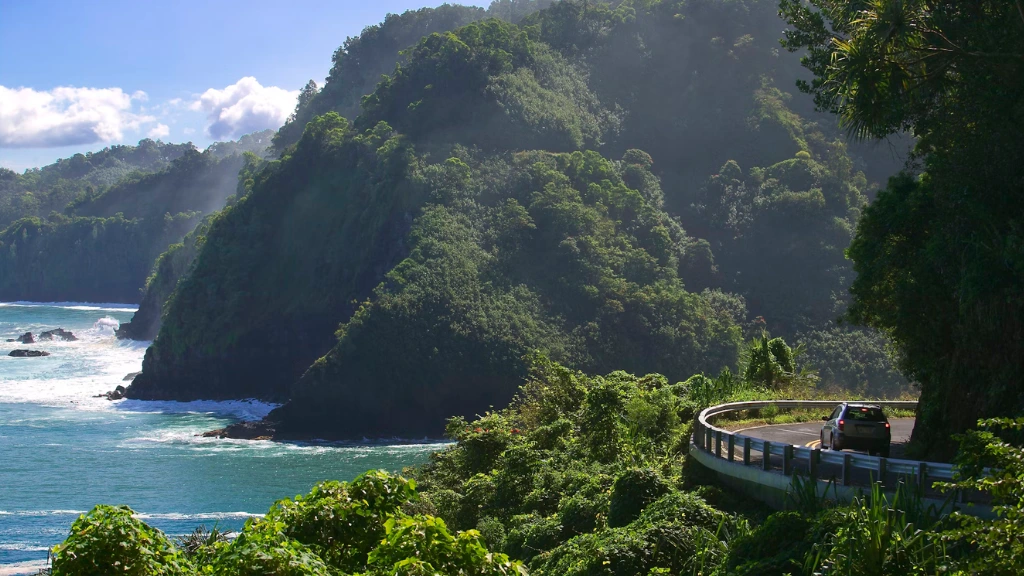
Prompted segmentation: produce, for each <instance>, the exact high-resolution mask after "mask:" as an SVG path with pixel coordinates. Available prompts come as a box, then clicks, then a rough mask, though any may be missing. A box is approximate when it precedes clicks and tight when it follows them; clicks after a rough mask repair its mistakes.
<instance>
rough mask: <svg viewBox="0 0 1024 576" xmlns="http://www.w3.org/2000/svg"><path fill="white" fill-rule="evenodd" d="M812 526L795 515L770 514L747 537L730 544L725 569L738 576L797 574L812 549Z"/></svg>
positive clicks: (808, 521)
mask: <svg viewBox="0 0 1024 576" xmlns="http://www.w3.org/2000/svg"><path fill="white" fill-rule="evenodd" d="M811 525H812V522H811V521H810V520H808V519H806V518H804V516H803V515H802V514H800V513H798V512H779V513H776V514H772V515H771V516H769V517H768V519H767V520H765V521H764V523H763V524H761V525H760V526H758V527H757V528H756V529H755V530H754V531H753V532H751V533H750V534H745V535H742V536H739V537H737V538H736V539H734V540H733V541H732V542H730V543H729V559H728V562H727V566H728V568H729V570H730V573H735V574H736V575H737V576H770V575H775V574H786V573H794V574H796V573H799V572H800V571H801V570H803V563H804V557H805V556H806V555H807V552H808V551H809V550H810V548H811V544H810V543H808V542H807V541H806V536H807V533H808V531H809V530H810V529H811Z"/></svg>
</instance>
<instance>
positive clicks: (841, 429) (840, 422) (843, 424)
mask: <svg viewBox="0 0 1024 576" xmlns="http://www.w3.org/2000/svg"><path fill="white" fill-rule="evenodd" d="M845 425H846V421H845V420H840V421H839V431H840V432H842V431H843V426H845Z"/></svg>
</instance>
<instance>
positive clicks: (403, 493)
mask: <svg viewBox="0 0 1024 576" xmlns="http://www.w3.org/2000/svg"><path fill="white" fill-rule="evenodd" d="M415 487H416V484H415V483H414V482H413V481H411V480H406V479H405V478H402V477H401V476H395V475H391V474H388V473H386V472H383V471H370V472H366V473H365V474H363V475H361V476H359V477H358V478H356V479H355V480H353V481H352V482H323V483H321V484H319V485H317V486H316V487H314V488H313V490H312V491H311V492H310V493H309V494H307V495H305V496H297V497H296V498H295V499H294V500H290V499H285V500H281V501H279V502H277V503H275V504H274V506H273V507H272V508H271V509H270V511H269V513H268V514H267V515H266V517H265V518H262V519H250V520H248V521H247V522H246V523H245V527H244V528H243V529H242V531H241V533H239V535H238V537H237V538H235V539H234V540H232V541H230V542H225V541H223V540H222V539H220V538H218V537H217V535H216V534H217V533H205V536H204V533H203V532H202V531H198V530H197V532H196V535H193V537H190V538H185V539H182V544H183V545H187V544H188V543H189V542H193V543H196V544H197V545H196V546H191V547H189V546H186V547H185V548H186V549H185V550H179V549H178V548H176V547H175V546H174V544H172V543H171V541H170V540H168V539H167V537H165V536H164V535H163V533H161V532H160V531H159V530H156V529H154V528H151V527H149V526H147V525H146V524H145V523H144V522H141V521H140V520H137V519H135V518H134V517H133V514H134V513H133V512H132V510H131V509H129V508H128V507H126V506H119V507H112V506H97V507H96V508H94V509H93V510H92V511H91V512H89V514H86V515H84V516H82V517H80V518H79V519H78V521H76V522H75V523H74V525H73V526H72V528H71V535H70V536H69V537H68V539H67V540H66V541H65V542H64V543H63V544H61V545H60V546H57V547H56V548H55V549H54V561H53V574H55V575H57V576H60V575H65V576H86V575H88V576H93V575H97V574H113V573H118V574H127V575H129V576H165V575H166V576H176V575H186V574H188V575H191V574H206V575H214V576H257V575H274V576H300V575H301V576H337V575H341V574H363V575H366V576H385V575H387V576H395V575H409V576H412V575H424V576H426V575H428V574H460V575H464V576H509V575H525V574H526V569H525V568H524V567H523V565H522V563H520V562H516V561H513V560H511V559H509V557H508V556H506V555H504V554H495V553H491V552H490V551H489V550H488V549H487V547H486V546H485V545H484V539H483V537H482V536H481V534H480V532H478V531H476V530H468V531H465V532H452V531H449V530H448V527H447V525H446V524H445V522H444V521H443V520H441V519H440V518H436V517H434V516H427V515H422V514H416V515H409V514H407V513H405V512H403V511H402V507H403V505H408V504H410V503H414V502H416V501H417V500H418V499H419V498H418V495H417V494H416V490H415ZM492 528H493V527H492ZM210 534H213V536H212V537H211V536H210ZM188 556H191V561H190V559H189V557H188ZM193 563H194V564H195V565H193Z"/></svg>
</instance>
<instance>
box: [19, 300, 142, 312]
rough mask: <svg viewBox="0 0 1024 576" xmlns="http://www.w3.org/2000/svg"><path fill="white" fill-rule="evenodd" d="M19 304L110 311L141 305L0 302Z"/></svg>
mask: <svg viewBox="0 0 1024 576" xmlns="http://www.w3.org/2000/svg"><path fill="white" fill-rule="evenodd" d="M5 306H18V307H22V308H64V309H66V310H102V311H108V312H136V311H137V310H138V309H139V307H138V306H137V305H135V304H123V303H118V302H28V301H24V300H19V301H17V302H0V307H5Z"/></svg>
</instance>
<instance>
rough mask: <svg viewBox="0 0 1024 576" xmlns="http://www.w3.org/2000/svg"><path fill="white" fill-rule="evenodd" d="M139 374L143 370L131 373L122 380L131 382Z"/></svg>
mask: <svg viewBox="0 0 1024 576" xmlns="http://www.w3.org/2000/svg"><path fill="white" fill-rule="evenodd" d="M139 374H142V372H132V373H131V374H129V375H127V376H125V377H124V378H122V379H121V381H122V382H131V381H132V380H134V379H135V377H136V376H138V375H139ZM118 388H120V386H118Z"/></svg>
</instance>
